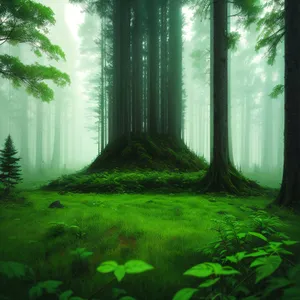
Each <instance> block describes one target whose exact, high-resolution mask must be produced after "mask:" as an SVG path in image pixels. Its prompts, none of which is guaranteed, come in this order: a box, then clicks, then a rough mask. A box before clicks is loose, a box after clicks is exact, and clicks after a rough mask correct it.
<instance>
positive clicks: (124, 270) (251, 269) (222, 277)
mask: <svg viewBox="0 0 300 300" xmlns="http://www.w3.org/2000/svg"><path fill="white" fill-rule="evenodd" d="M257 219H260V221H259V224H260V225H261V224H264V225H263V226H262V227H261V231H260V232H259V231H254V230H257V225H258V223H257ZM264 219H266V220H264ZM270 220H272V221H270ZM213 222H214V225H213V227H212V228H211V230H214V231H216V232H217V233H218V241H217V242H216V243H211V244H209V245H208V246H207V248H206V250H205V252H206V254H208V256H210V257H211V258H212V259H213V260H214V262H203V263H200V264H198V265H195V266H193V267H191V268H189V269H188V270H187V271H185V272H184V275H188V276H194V277H196V278H199V279H200V280H201V282H200V283H199V284H198V286H197V288H191V287H189V288H183V289H181V290H179V291H178V292H177V293H176V294H175V295H174V297H173V300H188V299H192V297H194V295H195V294H197V293H199V295H200V293H201V299H223V300H225V299H232V300H235V299H284V300H287V299H297V297H298V296H299V292H300V291H299V285H298V283H299V275H300V264H297V265H295V264H294V263H293V262H292V261H291V260H290V259H287V256H291V255H293V253H292V252H290V251H287V250H286V249H285V247H292V246H293V245H295V244H297V243H298V241H293V240H290V239H288V237H287V236H286V235H285V234H282V233H281V234H280V233H278V228H277V232H276V234H275V233H274V232H273V229H274V228H276V226H279V222H277V221H276V218H274V219H272V218H269V219H268V218H267V217H266V215H265V214H263V213H262V211H258V212H255V213H253V215H252V217H251V218H250V222H243V223H242V222H239V221H237V220H236V218H235V217H233V216H231V215H225V216H224V217H223V218H222V219H220V220H213ZM247 229H248V230H249V231H248V230H247ZM262 231H264V233H263V232H262ZM204 249H205V248H203V249H202V251H204ZM207 249H210V251H208V250H207ZM224 250H226V251H224ZM216 252H217V253H218V254H219V256H218V257H215V255H216ZM71 254H73V255H75V256H77V257H79V258H80V259H81V260H86V259H87V257H90V256H91V255H92V252H90V251H87V250H86V249H85V248H77V249H76V250H75V251H72V252H71ZM11 264H12V262H1V263H0V272H1V274H3V275H5V276H7V277H9V278H13V277H18V278H20V277H24V274H25V269H26V267H25V266H24V265H22V264H18V263H13V265H12V267H7V266H8V265H11ZM230 264H233V265H234V267H233V266H231V265H230ZM5 265H6V267H3V266H5ZM152 269H153V266H151V265H149V264H147V263H145V262H144V261H141V260H129V261H127V262H126V263H125V264H124V265H119V264H118V263H117V262H116V261H113V260H111V261H105V262H103V263H101V264H100V265H99V266H98V267H97V271H98V272H100V273H104V274H106V273H113V274H114V277H115V278H116V279H117V281H118V282H121V281H122V280H123V279H124V277H125V275H126V274H139V273H143V272H146V271H149V270H152ZM3 270H5V271H3ZM7 270H9V271H7ZM61 285H62V282H61V281H54V280H48V281H43V282H38V283H37V284H35V285H34V286H33V287H32V288H31V289H30V290H29V296H30V299H38V298H41V297H43V296H44V295H45V294H55V295H56V296H57V297H58V298H59V299H60V300H80V299H82V298H80V297H72V294H73V292H72V291H71V290H67V291H64V292H62V291H60V290H59V287H60V286H61ZM99 291H101V289H100V290H99ZM125 294H126V291H124V290H122V289H116V288H115V289H113V298H114V299H122V300H134V299H135V298H133V297H130V296H127V295H125ZM124 295H125V296H124ZM93 299H95V298H94V297H93Z"/></svg>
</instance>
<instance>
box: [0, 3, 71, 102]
mask: <svg viewBox="0 0 300 300" xmlns="http://www.w3.org/2000/svg"><path fill="white" fill-rule="evenodd" d="M0 18H1V26H0V39H1V41H2V44H3V43H4V42H8V43H10V44H12V45H17V44H27V45H29V46H30V47H31V49H32V51H33V53H35V54H36V55H37V56H38V57H41V56H42V54H45V55H46V56H47V57H48V58H49V59H54V60H56V61H58V60H59V59H65V54H64V52H63V51H62V49H61V48H60V47H59V46H57V45H53V44H52V43H51V41H50V40H49V39H48V38H47V36H46V34H47V33H48V25H54V24H55V19H54V13H53V11H52V10H51V9H50V8H49V7H46V6H44V5H42V4H40V3H37V2H35V1H32V0H13V1H12V0H3V1H2V2H1V7H0ZM0 75H1V76H2V77H3V78H5V79H8V80H11V81H12V82H13V85H14V86H15V87H20V86H21V85H24V86H25V87H26V90H27V92H28V93H29V94H30V95H32V96H34V97H36V98H41V99H42V100H43V101H50V100H52V99H53V90H52V89H51V88H49V86H48V85H47V84H46V83H45V82H44V81H45V80H52V81H53V83H55V84H56V85H58V86H65V85H67V84H69V83H70V78H69V76H68V75H67V74H66V73H62V72H60V71H59V70H57V69H56V68H54V67H46V66H42V65H39V64H37V63H36V64H33V65H24V64H23V63H22V62H21V61H20V60H19V59H18V58H17V57H13V56H10V55H7V54H3V55H0Z"/></svg>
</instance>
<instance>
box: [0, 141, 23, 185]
mask: <svg viewBox="0 0 300 300" xmlns="http://www.w3.org/2000/svg"><path fill="white" fill-rule="evenodd" d="M17 153H18V152H17V150H16V149H15V146H14V144H13V141H12V139H11V136H10V135H8V137H7V138H6V140H5V144H4V149H3V150H0V182H1V183H2V184H3V185H4V187H5V189H6V190H7V191H10V189H11V188H13V187H14V186H15V185H16V184H17V183H19V182H20V181H21V180H22V178H21V174H20V169H21V167H20V166H19V164H18V162H19V160H20V158H17V157H15V155H16V154H17Z"/></svg>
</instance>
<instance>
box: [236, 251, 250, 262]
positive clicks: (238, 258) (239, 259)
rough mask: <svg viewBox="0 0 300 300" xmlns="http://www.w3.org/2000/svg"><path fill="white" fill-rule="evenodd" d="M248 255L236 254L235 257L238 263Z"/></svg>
mask: <svg viewBox="0 0 300 300" xmlns="http://www.w3.org/2000/svg"><path fill="white" fill-rule="evenodd" d="M246 253H247V252H246V251H242V252H238V253H236V254H235V256H236V258H237V260H238V261H241V260H242V259H243V258H244V257H245V255H246Z"/></svg>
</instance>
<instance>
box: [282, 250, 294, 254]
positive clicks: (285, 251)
mask: <svg viewBox="0 0 300 300" xmlns="http://www.w3.org/2000/svg"><path fill="white" fill-rule="evenodd" d="M279 253H281V254H286V255H294V253H293V252H291V251H287V250H285V249H280V250H279Z"/></svg>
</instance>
